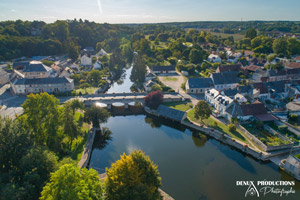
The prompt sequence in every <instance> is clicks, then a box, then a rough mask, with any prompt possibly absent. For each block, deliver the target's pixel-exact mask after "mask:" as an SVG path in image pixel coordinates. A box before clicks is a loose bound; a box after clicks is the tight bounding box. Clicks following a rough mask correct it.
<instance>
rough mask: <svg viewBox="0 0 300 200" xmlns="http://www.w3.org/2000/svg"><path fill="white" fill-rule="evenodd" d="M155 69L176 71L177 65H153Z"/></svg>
mask: <svg viewBox="0 0 300 200" xmlns="http://www.w3.org/2000/svg"><path fill="white" fill-rule="evenodd" d="M153 71H175V66H173V65H169V66H153Z"/></svg>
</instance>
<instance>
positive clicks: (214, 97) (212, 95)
mask: <svg viewBox="0 0 300 200" xmlns="http://www.w3.org/2000/svg"><path fill="white" fill-rule="evenodd" d="M204 99H205V100H206V101H207V102H208V103H209V104H210V105H212V106H213V107H214V110H213V115H214V116H215V117H221V116H223V117H225V114H226V113H225V111H226V109H227V108H228V107H229V106H230V105H231V104H232V103H233V100H232V99H231V98H229V97H227V96H223V95H221V94H220V92H219V91H217V90H216V89H210V90H207V91H205V97H204Z"/></svg>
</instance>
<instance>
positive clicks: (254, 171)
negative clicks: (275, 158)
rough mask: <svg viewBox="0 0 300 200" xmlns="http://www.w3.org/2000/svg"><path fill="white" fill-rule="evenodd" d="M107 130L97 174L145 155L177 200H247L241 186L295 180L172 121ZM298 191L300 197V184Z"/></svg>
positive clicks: (95, 162)
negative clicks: (132, 155) (124, 158)
mask: <svg viewBox="0 0 300 200" xmlns="http://www.w3.org/2000/svg"><path fill="white" fill-rule="evenodd" d="M102 126H105V127H108V128H109V129H110V130H111V132H112V134H111V135H110V136H111V138H110V139H109V140H106V141H98V140H97V139H96V140H95V147H94V149H93V153H92V156H91V160H90V167H91V168H95V169H96V170H98V171H99V173H103V172H104V170H105V168H106V167H110V165H111V163H113V162H115V161H116V160H118V159H120V155H121V154H123V152H125V153H126V154H129V153H130V152H132V151H133V150H134V149H141V150H143V151H144V152H145V153H146V154H147V155H148V156H149V157H150V159H151V160H152V161H153V162H154V163H155V164H157V165H158V169H159V172H160V176H161V177H162V189H163V190H164V191H165V192H167V193H168V194H170V195H171V196H172V197H174V198H175V199H177V200H181V199H182V200H198V199H216V200H218V199H222V200H225V199H228V200H230V199H242V198H243V197H244V195H245V191H246V190H247V188H248V187H247V186H236V181H263V180H276V181H278V180H294V179H293V178H292V177H290V176H289V175H287V174H285V173H284V172H282V171H280V170H279V169H278V168H277V166H276V165H274V164H273V163H262V162H260V161H258V160H255V159H254V158H252V157H250V156H247V155H244V154H243V153H241V152H239V151H237V150H235V149H233V148H231V147H229V146H227V145H224V144H221V143H220V142H219V141H217V140H215V139H210V138H207V137H206V136H205V135H201V138H198V137H193V131H191V130H189V129H186V128H185V127H184V126H182V125H178V124H175V123H173V122H170V121H168V120H163V119H160V118H156V117H147V116H145V115H136V116H126V117H124V116H116V117H111V118H110V119H109V120H108V122H107V123H106V124H103V125H102ZM294 189H297V191H296V194H298V197H299V196H300V195H299V194H300V183H299V182H297V185H296V187H294ZM276 197H277V196H274V195H273V196H271V195H267V196H266V198H263V199H275V198H276ZM288 197H289V198H288V199H296V196H295V195H293V194H290V195H289V196H288ZM276 199H287V198H284V197H281V198H279V197H278V198H276ZM298 200H299V198H298Z"/></svg>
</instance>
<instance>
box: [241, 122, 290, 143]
mask: <svg viewBox="0 0 300 200" xmlns="http://www.w3.org/2000/svg"><path fill="white" fill-rule="evenodd" d="M243 127H244V128H245V129H247V131H249V132H250V133H251V134H252V135H254V136H255V137H256V138H257V139H259V140H260V141H261V142H262V143H264V144H265V145H267V146H280V145H285V144H289V141H287V140H283V139H281V138H280V137H278V136H276V135H273V134H272V133H270V132H269V131H267V130H266V129H264V124H263V122H261V121H256V122H255V123H251V124H244V125H243Z"/></svg>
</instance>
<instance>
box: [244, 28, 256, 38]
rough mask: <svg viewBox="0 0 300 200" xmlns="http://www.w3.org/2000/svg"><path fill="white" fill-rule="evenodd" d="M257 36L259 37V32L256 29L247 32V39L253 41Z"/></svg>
mask: <svg viewBox="0 0 300 200" xmlns="http://www.w3.org/2000/svg"><path fill="white" fill-rule="evenodd" d="M256 35H257V32H256V30H255V28H249V29H248V30H247V31H246V35H245V37H246V38H250V39H253V38H255V37H256Z"/></svg>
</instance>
